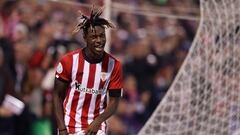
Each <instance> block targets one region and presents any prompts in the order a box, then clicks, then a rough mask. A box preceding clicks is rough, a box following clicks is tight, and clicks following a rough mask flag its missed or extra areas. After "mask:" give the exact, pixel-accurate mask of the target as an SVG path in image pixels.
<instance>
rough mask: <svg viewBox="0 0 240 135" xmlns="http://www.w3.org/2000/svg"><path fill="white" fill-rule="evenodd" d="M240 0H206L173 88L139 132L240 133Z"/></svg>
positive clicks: (154, 134)
mask: <svg viewBox="0 0 240 135" xmlns="http://www.w3.org/2000/svg"><path fill="white" fill-rule="evenodd" d="M239 33H240V0H201V21H200V25H199V29H198V32H197V35H196V37H195V40H194V42H193V44H192V47H191V49H190V51H189V54H188V56H187V58H186V60H185V62H184V64H183V66H182V67H181V69H180V71H179V73H178V75H177V76H176V78H175V80H174V82H173V84H172V86H171V87H170V89H169V90H168V93H167V94H166V96H165V97H164V98H163V100H162V101H161V103H160V104H159V106H158V107H157V108H156V110H155V112H154V113H153V115H152V116H151V118H150V119H149V120H148V121H147V123H146V124H145V126H144V127H143V128H142V129H141V131H140V132H139V135H240V132H239V131H240V130H239V129H240V34H239Z"/></svg>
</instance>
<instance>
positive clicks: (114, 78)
mask: <svg viewBox="0 0 240 135" xmlns="http://www.w3.org/2000/svg"><path fill="white" fill-rule="evenodd" d="M122 81H123V75H122V65H121V63H120V62H118V61H117V62H116V65H115V66H114V69H113V71H112V74H111V78H110V82H109V87H108V89H109V90H119V89H122V87H123V84H122Z"/></svg>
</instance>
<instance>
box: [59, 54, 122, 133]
mask: <svg viewBox="0 0 240 135" xmlns="http://www.w3.org/2000/svg"><path fill="white" fill-rule="evenodd" d="M56 78H58V79H61V80H64V81H67V82H68V83H69V86H68V89H67V95H66V98H65V100H64V102H63V108H64V122H65V125H66V127H67V129H68V132H69V133H75V132H79V131H82V130H85V129H87V128H88V125H89V124H91V122H92V121H93V120H94V119H95V118H96V117H97V116H99V115H100V114H101V113H103V112H104V110H105V109H106V107H107V100H108V99H107V98H108V97H107V91H111V90H112V91H113V90H119V89H122V67H121V64H120V62H119V61H118V60H116V59H115V58H113V57H112V56H111V55H110V54H107V53H105V55H104V57H103V59H102V61H101V62H99V63H90V62H89V61H87V60H86V59H85V58H84V56H83V51H82V49H79V50H77V51H74V52H70V53H68V54H66V55H64V56H63V57H62V58H61V60H60V61H59V63H58V66H57V68H56ZM106 128H107V125H106V122H103V123H102V124H101V129H100V130H103V131H106Z"/></svg>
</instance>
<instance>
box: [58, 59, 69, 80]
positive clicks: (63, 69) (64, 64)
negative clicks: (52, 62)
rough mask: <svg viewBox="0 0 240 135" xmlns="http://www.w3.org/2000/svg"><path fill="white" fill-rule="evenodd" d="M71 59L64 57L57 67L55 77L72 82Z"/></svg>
mask: <svg viewBox="0 0 240 135" xmlns="http://www.w3.org/2000/svg"><path fill="white" fill-rule="evenodd" d="M70 62H71V59H70V57H68V56H67V55H65V56H63V57H62V58H61V59H60V61H59V62H58V64H57V66H56V74H55V77H56V78H57V79H60V80H63V81H67V82H69V81H70V80H71V63H70Z"/></svg>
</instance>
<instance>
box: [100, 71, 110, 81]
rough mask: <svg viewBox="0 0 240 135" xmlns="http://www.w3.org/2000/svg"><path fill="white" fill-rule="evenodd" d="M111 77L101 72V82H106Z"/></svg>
mask: <svg viewBox="0 0 240 135" xmlns="http://www.w3.org/2000/svg"><path fill="white" fill-rule="evenodd" d="M108 77H109V73H106V72H101V80H102V81H106V80H107V79H108Z"/></svg>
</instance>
